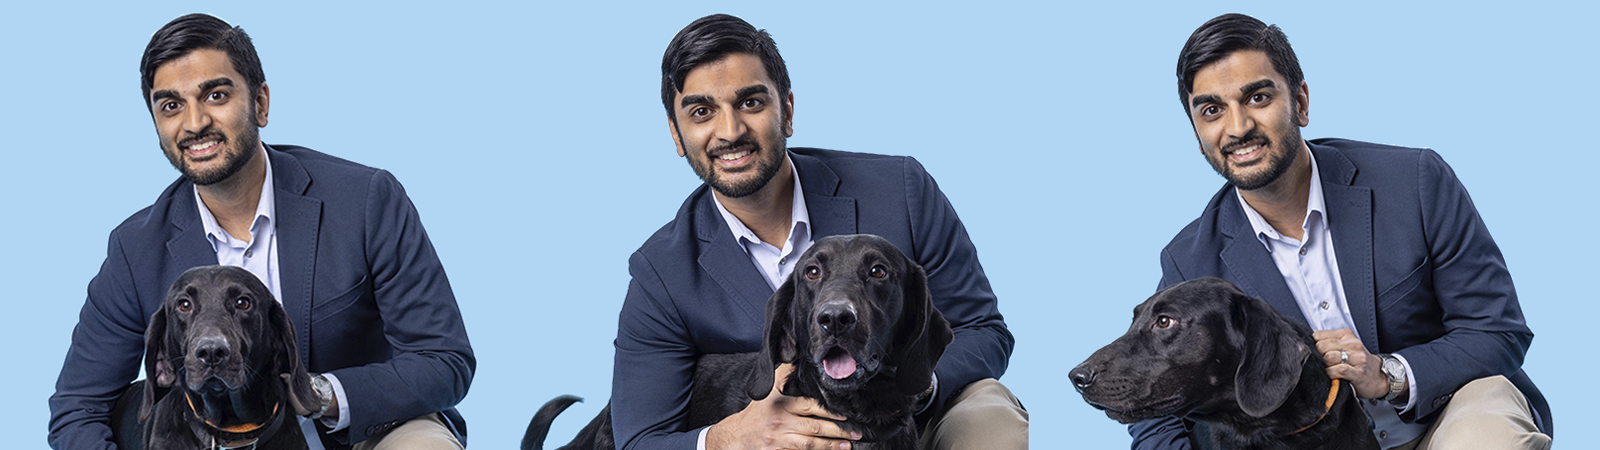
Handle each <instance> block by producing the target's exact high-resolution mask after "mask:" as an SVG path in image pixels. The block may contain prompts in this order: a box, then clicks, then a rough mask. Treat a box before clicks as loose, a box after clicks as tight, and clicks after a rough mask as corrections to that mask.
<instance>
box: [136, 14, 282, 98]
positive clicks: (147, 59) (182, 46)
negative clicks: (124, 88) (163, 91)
mask: <svg viewBox="0 0 1600 450" xmlns="http://www.w3.org/2000/svg"><path fill="white" fill-rule="evenodd" d="M202 49H214V50H221V51H222V52H223V53H227V54H228V60H229V61H232V62H233V70H234V71H235V72H239V74H240V75H243V76H244V84H245V85H246V86H249V89H250V100H251V101H255V97H256V94H258V93H260V91H261V84H262V83H266V82H267V75H266V74H265V73H263V72H262V71H261V58H259V57H257V56H256V46H255V44H251V43H250V35H248V34H245V33H244V29H243V28H239V27H236V26H232V25H228V23H227V22H223V21H222V19H218V18H216V17H214V16H211V15H207V14H199V13H196V14H189V15H186V16H183V17H179V18H176V19H172V21H171V22H167V24H166V26H163V27H161V29H160V30H156V34H155V35H154V36H150V44H149V45H146V46H145V47H144V57H142V58H139V84H140V88H141V89H140V90H141V91H142V92H143V93H144V104H145V107H146V108H149V107H150V89H152V88H153V87H154V86H155V81H156V68H159V67H161V65H162V64H166V63H167V62H168V61H172V60H174V59H178V58H182V57H184V56H185V55H188V54H189V53H192V52H194V51H195V50H202Z"/></svg>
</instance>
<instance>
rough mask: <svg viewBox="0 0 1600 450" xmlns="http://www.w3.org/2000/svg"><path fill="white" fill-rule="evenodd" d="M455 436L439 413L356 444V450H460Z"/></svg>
mask: <svg viewBox="0 0 1600 450" xmlns="http://www.w3.org/2000/svg"><path fill="white" fill-rule="evenodd" d="M462 448H463V447H462V446H461V442H460V441H457V440H456V434H455V432H453V431H450V427H449V426H446V425H445V424H444V421H443V420H442V419H440V418H439V413H433V414H427V415H423V416H421V417H417V418H415V419H411V420H408V421H406V423H403V424H400V426H398V427H394V429H391V430H389V431H386V432H384V433H382V434H379V435H377V436H372V437H369V438H367V440H365V441H361V442H359V443H356V445H355V449H356V450H399V449H407V450H411V449H417V450H461V449H462Z"/></svg>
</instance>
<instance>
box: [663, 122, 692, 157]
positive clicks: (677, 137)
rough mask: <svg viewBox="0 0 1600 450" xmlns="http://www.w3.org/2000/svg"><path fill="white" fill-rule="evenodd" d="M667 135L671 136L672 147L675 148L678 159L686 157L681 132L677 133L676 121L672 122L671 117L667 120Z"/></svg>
mask: <svg viewBox="0 0 1600 450" xmlns="http://www.w3.org/2000/svg"><path fill="white" fill-rule="evenodd" d="M667 134H670V135H672V146H673V147H677V149H678V157H679V158H682V157H684V156H688V153H685V152H684V150H683V132H681V131H678V121H676V120H673V119H672V118H671V117H668V118H667Z"/></svg>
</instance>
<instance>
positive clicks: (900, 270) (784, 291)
mask: <svg viewBox="0 0 1600 450" xmlns="http://www.w3.org/2000/svg"><path fill="white" fill-rule="evenodd" d="M794 267H795V270H794V273H793V274H792V275H791V276H790V277H789V279H788V280H787V281H785V282H784V283H783V286H781V287H779V288H778V290H777V292H775V293H773V295H772V298H771V299H770V300H769V301H768V302H767V323H766V330H765V332H764V335H763V336H762V345H761V353H762V357H761V361H762V362H764V363H771V366H770V367H767V368H766V370H762V369H760V368H757V369H756V370H754V371H753V372H752V376H751V380H750V386H749V391H750V397H751V398H753V399H757V400H760V399H764V398H766V396H767V394H768V392H769V391H770V390H771V389H772V384H773V371H774V369H776V367H777V366H778V365H780V364H784V363H791V364H794V365H795V370H797V371H799V370H813V371H817V372H818V375H820V379H821V384H822V388H823V389H827V390H831V391H834V392H844V391H852V390H855V389H858V388H860V387H861V386H862V385H864V384H865V383H866V382H868V381H870V380H872V379H874V378H875V377H892V378H893V379H894V380H895V382H896V386H897V388H898V389H899V390H900V391H901V392H902V393H904V394H907V395H915V394H917V393H920V392H922V391H924V390H926V389H927V388H928V386H929V384H930V383H931V381H932V377H933V368H934V365H935V364H936V363H938V361H939V356H940V355H943V354H944V348H945V346H946V345H949V343H950V339H951V337H952V336H951V332H950V324H949V323H948V322H946V321H945V320H944V316H943V315H941V314H939V311H938V310H936V309H934V307H933V299H932V297H931V296H930V295H929V293H928V278H927V275H926V274H925V273H924V272H923V270H922V266H920V265H917V263H916V262H914V261H912V260H911V259H910V258H907V257H906V256H905V254H904V253H901V252H900V249H898V248H896V247H895V246H894V244H891V243H889V241H887V240H884V239H883V238H881V237H878V236H873V235H850V236H830V237H825V238H822V239H818V240H817V241H816V243H815V244H813V245H812V246H811V248H810V249H809V250H806V252H805V254H804V255H801V257H800V260H799V261H798V262H797V263H795V266H794Z"/></svg>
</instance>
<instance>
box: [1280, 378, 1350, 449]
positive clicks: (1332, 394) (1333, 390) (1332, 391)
mask: <svg viewBox="0 0 1600 450" xmlns="http://www.w3.org/2000/svg"><path fill="white" fill-rule="evenodd" d="M1337 398H1339V379H1338V378H1334V379H1333V386H1332V387H1329V388H1328V402H1327V404H1324V405H1322V414H1321V415H1318V416H1317V420H1315V421H1313V422H1311V424H1310V425H1306V426H1304V427H1301V428H1300V429H1298V430H1294V431H1292V432H1290V433H1289V434H1286V435H1285V436H1292V435H1294V434H1297V433H1299V432H1301V431H1305V430H1309V429H1311V427H1314V426H1317V424H1319V423H1322V418H1324V417H1328V412H1329V411H1332V410H1333V401H1334V400H1335V399H1337Z"/></svg>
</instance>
